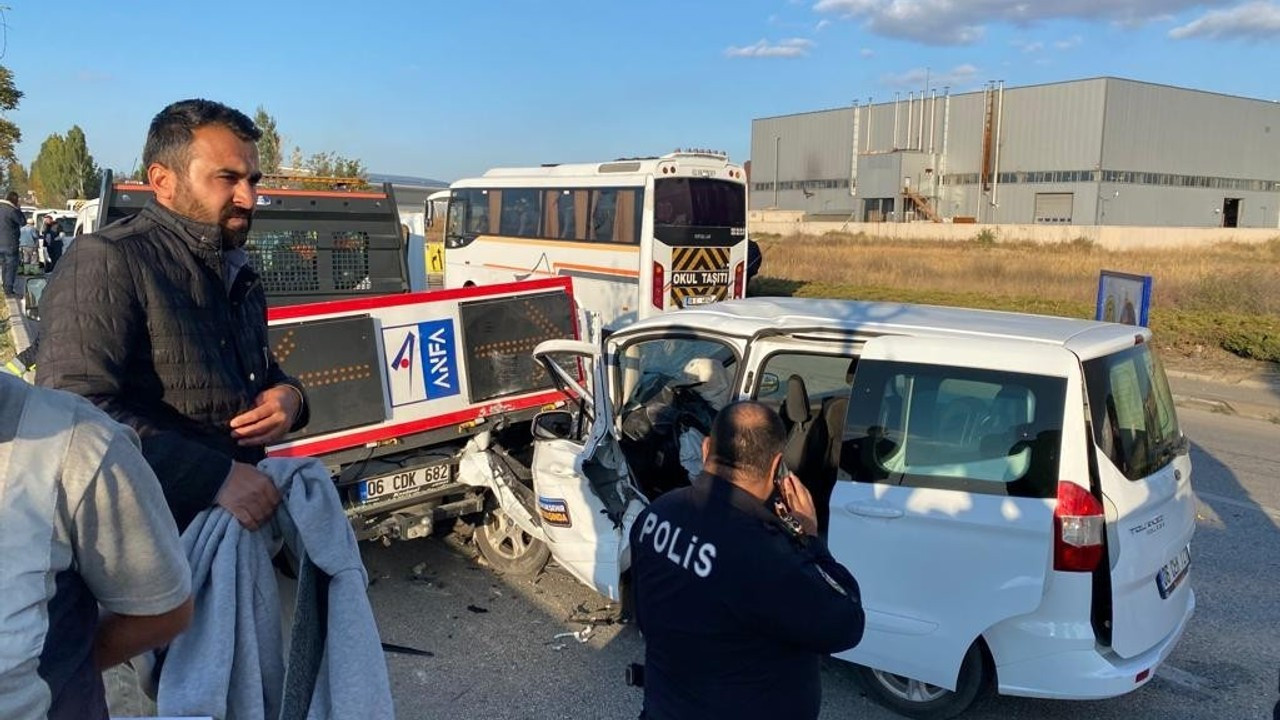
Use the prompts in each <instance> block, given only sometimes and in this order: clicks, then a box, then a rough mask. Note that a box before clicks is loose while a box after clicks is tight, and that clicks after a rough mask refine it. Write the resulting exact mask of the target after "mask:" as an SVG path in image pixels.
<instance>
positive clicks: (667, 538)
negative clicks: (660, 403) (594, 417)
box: [631, 401, 863, 720]
mask: <svg viewBox="0 0 1280 720" xmlns="http://www.w3.org/2000/svg"><path fill="white" fill-rule="evenodd" d="M785 442H786V434H785V432H784V430H783V426H782V421H781V419H779V418H778V416H777V414H775V413H774V412H773V411H772V410H770V409H769V408H767V407H765V406H764V405H761V404H759V403H756V402H751V401H743V402H738V403H734V404H732V405H729V406H727V407H725V408H724V409H723V410H721V411H720V413H719V414H718V415H717V416H716V419H715V421H714V423H713V424H712V427H711V434H710V436H709V437H707V438H706V439H705V440H704V441H703V444H702V452H703V458H704V461H705V466H704V469H703V472H702V474H701V475H700V476H698V477H697V478H696V479H695V480H694V482H693V485H692V486H691V487H685V488H681V489H679V490H674V491H671V492H668V493H666V494H665V495H663V496H662V497H660V498H658V499H657V500H656V501H655V502H654V503H653V504H652V505H650V506H649V507H648V508H647V509H646V510H645V511H644V512H642V513H641V514H640V516H639V517H638V518H637V519H636V522H635V525H633V526H632V528H631V572H632V577H633V581H634V591H635V612H636V621H637V622H638V624H639V626H640V630H641V632H642V633H643V634H644V638H645V671H644V714H643V715H642V717H644V718H648V719H649V720H667V719H668V718H701V719H706V718H738V719H749V718H769V720H779V719H780V718H788V719H791V718H816V717H817V716H818V709H819V705H820V704H821V700H822V688H821V679H820V677H819V663H820V662H821V659H822V656H823V655H827V654H830V653H834V652H839V651H841V650H846V649H848V648H851V647H853V646H854V645H856V644H857V643H858V641H859V640H860V639H861V638H862V625H863V613H862V604H861V599H860V595H859V592H858V583H857V582H856V581H855V580H854V579H853V576H852V575H851V574H849V571H848V570H846V569H845V568H844V567H842V566H841V565H840V564H839V563H837V562H836V561H835V559H834V558H832V557H831V553H830V552H828V551H827V547H826V544H825V543H824V542H823V541H822V539H821V538H819V537H818V523H817V520H816V513H815V512H814V505H813V500H812V499H811V498H810V496H809V493H808V491H806V490H805V488H804V486H803V485H801V484H800V482H799V481H798V480H797V479H796V478H795V476H794V475H790V474H786V475H785V476H783V474H782V473H780V472H779V468H780V467H782V448H783V445H784V444H785ZM775 478H779V479H778V480H777V481H775Z"/></svg>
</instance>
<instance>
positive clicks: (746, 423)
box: [711, 400, 787, 475]
mask: <svg viewBox="0 0 1280 720" xmlns="http://www.w3.org/2000/svg"><path fill="white" fill-rule="evenodd" d="M786 442H787V432H786V430H785V429H784V428H783V426H782V418H780V417H778V414H777V413H775V412H774V411H772V410H770V409H769V408H767V407H765V406H764V405H761V404H760V403H758V402H755V401H754V400H741V401H739V402H735V403H731V404H729V405H726V406H725V407H724V409H723V410H721V411H720V413H719V414H717V415H716V419H715V420H714V421H712V423H711V455H712V457H713V458H714V460H715V462H716V464H717V465H719V466H721V467H724V468H727V469H732V470H737V471H739V472H748V473H757V474H760V475H767V474H768V473H769V464H770V462H771V461H772V460H773V458H774V456H775V455H777V454H778V453H780V452H782V448H783V446H784V445H785V444H786Z"/></svg>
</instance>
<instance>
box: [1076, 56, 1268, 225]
mask: <svg viewBox="0 0 1280 720" xmlns="http://www.w3.org/2000/svg"><path fill="white" fill-rule="evenodd" d="M1101 155H1102V169H1103V170H1110V171H1120V172H1131V173H1143V174H1150V173H1155V174H1157V177H1156V178H1154V180H1155V182H1152V180H1153V178H1151V177H1150V175H1144V176H1143V177H1139V178H1130V180H1131V181H1130V182H1114V183H1108V184H1106V189H1105V191H1104V192H1101V193H1099V194H1100V196H1101V197H1103V198H1110V200H1109V201H1106V202H1104V203H1103V204H1104V205H1107V206H1109V207H1108V208H1107V213H1106V215H1107V218H1108V221H1109V222H1108V224H1121V225H1169V226H1187V227H1212V226H1217V225H1220V224H1221V223H1222V208H1223V201H1224V199H1225V198H1239V199H1240V217H1239V226H1240V227H1261V226H1266V227H1275V220H1274V217H1275V215H1276V211H1277V208H1276V206H1277V204H1280V192H1277V191H1268V190H1263V189H1248V188H1229V187H1211V188H1200V187H1178V186H1173V185H1170V184H1168V182H1169V180H1168V179H1166V178H1163V177H1160V176H1162V175H1165V174H1174V175H1180V176H1184V177H1185V176H1190V177H1195V178H1201V177H1204V178H1214V179H1219V178H1227V179H1235V180H1241V181H1257V180H1271V181H1275V180H1280V104H1276V103H1268V102H1263V101H1259V100H1250V99H1247V98H1239V97H1232V96H1228V95H1218V94H1215V93H1209V92H1203V91H1198V90H1186V89H1182V88H1173V87H1166V86H1163V85H1150V84H1147V83H1140V82H1134V81H1131V80H1121V79H1115V78H1111V79H1109V80H1108V84H1107V104H1106V134H1105V137H1104V138H1103V143H1102V153H1101ZM1116 192H1119V195H1116V194H1115V193H1116Z"/></svg>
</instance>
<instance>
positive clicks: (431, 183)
mask: <svg viewBox="0 0 1280 720" xmlns="http://www.w3.org/2000/svg"><path fill="white" fill-rule="evenodd" d="M369 182H371V183H384V182H389V183H391V184H392V185H416V186H418V187H425V188H447V187H449V183H447V182H445V181H444V180H432V179H431V178H420V177H414V176H412V175H389V174H386V173H369Z"/></svg>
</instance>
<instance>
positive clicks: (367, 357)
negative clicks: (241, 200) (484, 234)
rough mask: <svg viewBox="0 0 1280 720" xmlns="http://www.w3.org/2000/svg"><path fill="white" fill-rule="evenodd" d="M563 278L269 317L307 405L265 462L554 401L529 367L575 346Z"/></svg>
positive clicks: (546, 380)
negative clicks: (299, 425)
mask: <svg viewBox="0 0 1280 720" xmlns="http://www.w3.org/2000/svg"><path fill="white" fill-rule="evenodd" d="M571 288H572V285H571V284H570V281H569V279H568V278H555V279H549V280H537V281H528V282H521V283H511V284H507V285H495V286H487V287H474V288H462V289H457V290H440V291H434V292H424V293H411V294H402V295H391V296H383V297H379V298H357V299H354V300H346V301H334V302H326V303H315V304H312V305H295V306H290V307H278V308H272V309H271V311H270V312H268V321H269V324H270V330H271V340H272V344H273V346H274V347H273V349H274V351H275V353H276V356H277V358H280V361H281V364H282V366H283V367H284V369H285V370H286V371H288V372H290V373H291V374H294V375H295V376H297V377H299V378H300V379H301V380H302V382H303V385H304V386H305V387H306V389H307V393H308V398H309V399H310V401H311V421H310V424H309V425H308V426H307V427H306V428H304V429H303V430H302V431H300V432H299V433H297V434H295V435H293V436H290V437H289V438H287V439H286V441H285V442H284V443H282V444H281V445H277V446H274V447H273V448H271V454H272V455H289V456H298V455H323V454H326V453H331V452H337V451H340V450H348V449H350V448H353V447H360V446H365V447H369V448H376V447H381V445H382V444H384V443H390V444H395V443H397V442H398V441H399V439H400V438H404V437H406V436H409V435H413V434H415V433H423V432H426V431H429V430H437V429H439V428H444V427H451V426H453V427H462V426H466V425H467V424H469V423H470V424H474V423H483V422H486V418H489V417H490V416H494V415H500V414H502V413H507V412H511V411H516V410H525V409H529V408H536V407H539V406H542V405H545V404H548V403H554V402H559V401H560V400H562V399H563V396H562V395H561V394H560V393H559V391H557V390H555V389H554V385H553V384H552V382H551V378H550V377H549V376H548V375H547V374H546V372H545V371H543V370H542V369H541V368H538V367H536V363H535V362H534V361H533V359H532V350H533V348H534V347H535V346H536V345H537V344H538V343H540V342H542V341H543V340H551V339H557V338H574V337H576V336H577V327H576V323H575V319H574V318H575V314H574V313H575V309H574V304H573V296H572V292H571Z"/></svg>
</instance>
